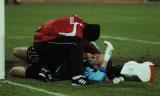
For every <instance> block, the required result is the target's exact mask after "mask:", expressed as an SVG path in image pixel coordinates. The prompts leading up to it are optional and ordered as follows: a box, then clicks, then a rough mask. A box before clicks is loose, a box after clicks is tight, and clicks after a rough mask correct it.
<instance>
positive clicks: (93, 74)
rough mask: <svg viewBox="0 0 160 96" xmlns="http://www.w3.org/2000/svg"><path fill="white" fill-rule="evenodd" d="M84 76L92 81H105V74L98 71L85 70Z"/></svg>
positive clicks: (87, 68)
mask: <svg viewBox="0 0 160 96" xmlns="http://www.w3.org/2000/svg"><path fill="white" fill-rule="evenodd" d="M84 75H85V76H86V77H87V78H88V79H89V80H93V81H103V80H104V79H105V73H104V72H101V71H99V70H96V71H94V69H91V68H89V67H86V68H85V72H84Z"/></svg>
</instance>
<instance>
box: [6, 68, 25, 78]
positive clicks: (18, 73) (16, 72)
mask: <svg viewBox="0 0 160 96" xmlns="http://www.w3.org/2000/svg"><path fill="white" fill-rule="evenodd" d="M26 69H27V68H26V67H23V66H16V67H13V68H11V69H10V70H9V74H10V75H11V76H15V77H25V72H26Z"/></svg>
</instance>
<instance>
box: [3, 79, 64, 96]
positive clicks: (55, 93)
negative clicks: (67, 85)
mask: <svg viewBox="0 0 160 96" xmlns="http://www.w3.org/2000/svg"><path fill="white" fill-rule="evenodd" d="M2 82H3V83H8V84H11V85H15V86H19V87H24V88H26V89H31V90H35V91H39V92H42V93H45V94H48V95H52V96H67V95H64V94H61V93H57V92H49V91H47V90H45V89H41V88H36V87H33V86H31V85H25V84H21V83H16V82H12V81H9V80H5V81H2Z"/></svg>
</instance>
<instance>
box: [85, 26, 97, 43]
mask: <svg viewBox="0 0 160 96" xmlns="http://www.w3.org/2000/svg"><path fill="white" fill-rule="evenodd" d="M83 36H84V38H86V39H87V40H88V41H96V40H97V39H98V38H99V36H100V25H99V24H86V26H85V27H84V32H83Z"/></svg>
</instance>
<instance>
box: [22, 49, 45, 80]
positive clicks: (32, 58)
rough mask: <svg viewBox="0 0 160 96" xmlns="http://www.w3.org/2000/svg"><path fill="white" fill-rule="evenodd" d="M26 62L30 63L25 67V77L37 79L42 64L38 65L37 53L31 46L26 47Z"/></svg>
mask: <svg viewBox="0 0 160 96" xmlns="http://www.w3.org/2000/svg"><path fill="white" fill-rule="evenodd" d="M27 62H28V63H29V64H31V65H30V66H29V67H28V68H27V69H26V73H25V74H26V77H27V78H33V79H38V73H39V71H40V69H41V67H42V66H41V65H40V58H39V55H38V53H37V52H36V50H35V48H34V47H33V46H30V47H28V50H27Z"/></svg>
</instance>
